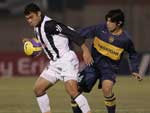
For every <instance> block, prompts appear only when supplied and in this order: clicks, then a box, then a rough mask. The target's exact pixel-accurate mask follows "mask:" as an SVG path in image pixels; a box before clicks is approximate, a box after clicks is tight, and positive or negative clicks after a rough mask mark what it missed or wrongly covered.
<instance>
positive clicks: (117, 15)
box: [105, 9, 125, 27]
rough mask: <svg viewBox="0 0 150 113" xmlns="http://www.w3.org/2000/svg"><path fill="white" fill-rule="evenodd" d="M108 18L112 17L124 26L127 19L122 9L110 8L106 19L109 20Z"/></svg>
mask: <svg viewBox="0 0 150 113" xmlns="http://www.w3.org/2000/svg"><path fill="white" fill-rule="evenodd" d="M108 18H110V19H111V21H112V22H116V23H117V24H119V26H120V27H123V25H124V21H125V19H124V13H123V11H122V10H121V9H114V10H110V11H109V12H108V13H107V14H106V16H105V20H106V21H107V20H108Z"/></svg>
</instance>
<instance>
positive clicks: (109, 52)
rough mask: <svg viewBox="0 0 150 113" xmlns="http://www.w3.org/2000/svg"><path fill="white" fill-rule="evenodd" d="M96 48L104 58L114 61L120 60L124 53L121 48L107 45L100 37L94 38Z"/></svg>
mask: <svg viewBox="0 0 150 113" xmlns="http://www.w3.org/2000/svg"><path fill="white" fill-rule="evenodd" d="M94 47H95V48H96V50H97V51H98V52H99V53H101V54H102V55H104V56H107V57H109V58H110V59H112V60H119V59H120V56H121V53H122V52H123V51H124V49H122V48H119V47H117V46H115V45H112V44H110V43H107V42H105V41H103V40H101V39H99V38H98V37H95V38H94Z"/></svg>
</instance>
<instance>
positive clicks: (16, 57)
mask: <svg viewBox="0 0 150 113" xmlns="http://www.w3.org/2000/svg"><path fill="white" fill-rule="evenodd" d="M30 2H35V3H37V4H38V5H39V6H40V7H41V8H42V10H43V12H45V13H46V14H47V15H48V16H50V17H52V18H53V19H56V20H57V21H60V22H63V23H64V24H66V25H69V26H71V27H74V28H76V29H79V28H82V27H86V26H89V25H93V24H97V23H100V22H104V16H105V14H106V13H107V11H109V10H110V9H114V8H115V9H116V8H120V9H122V10H123V11H124V12H125V15H126V23H125V29H127V30H128V31H129V32H130V33H131V35H132V40H133V42H134V43H135V48H136V50H137V51H138V52H139V53H140V58H141V60H140V69H141V73H143V74H144V75H145V77H144V79H145V80H144V81H143V82H140V83H139V82H137V81H136V80H134V79H132V78H131V76H130V71H129V68H130V65H129V64H128V60H127V57H128V55H127V54H125V55H124V59H123V60H122V63H121V68H120V71H119V74H118V80H117V81H118V82H117V85H116V87H115V90H116V92H117V93H116V95H117V97H118V98H119V100H118V108H117V111H118V113H150V108H149V106H150V98H149V95H150V91H149V87H150V85H149V84H150V76H149V75H150V0H0V113H33V112H34V113H35V112H36V113H40V111H39V108H38V106H37V104H36V101H35V98H34V94H33V91H32V87H33V85H34V82H35V80H36V77H37V76H38V75H39V73H40V72H41V71H42V69H43V67H44V65H45V63H46V62H47V59H46V58H45V57H44V55H42V56H40V57H39V58H36V59H35V58H34V59H33V58H30V57H27V56H25V55H24V53H23V44H22V39H23V38H32V37H33V36H34V35H33V30H32V29H31V28H30V27H29V26H28V25H27V23H26V21H25V19H24V15H23V8H24V6H25V5H26V4H28V3H30ZM91 41H92V40H88V41H87V44H88V45H89V47H90V43H91ZM73 47H74V48H75V50H76V52H77V53H78V56H79V58H80V60H81V61H82V58H81V56H80V55H81V53H80V49H79V48H78V47H77V46H73ZM122 75H124V76H122ZM61 84H62V83H59V84H58V85H56V87H54V88H53V89H52V90H50V92H49V95H50V96H52V97H54V98H52V101H53V102H52V108H53V111H54V112H55V113H61V112H63V113H64V112H65V113H69V112H71V108H70V107H69V98H68V97H67V96H66V93H65V92H64V89H62V88H61V86H62V85H61ZM60 92H64V93H60ZM86 96H87V97H88V99H89V101H90V104H91V106H92V110H93V111H94V113H106V111H105V108H104V105H103V103H102V102H103V96H102V94H101V92H100V91H99V90H97V86H95V89H94V90H93V92H92V93H90V94H87V95H86ZM64 97H66V98H64ZM64 102H66V104H64Z"/></svg>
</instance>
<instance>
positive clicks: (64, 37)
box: [34, 16, 84, 60]
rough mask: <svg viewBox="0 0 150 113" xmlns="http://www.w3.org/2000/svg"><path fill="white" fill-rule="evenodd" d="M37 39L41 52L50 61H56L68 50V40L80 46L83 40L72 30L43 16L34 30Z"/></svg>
mask: <svg viewBox="0 0 150 113" xmlns="http://www.w3.org/2000/svg"><path fill="white" fill-rule="evenodd" d="M34 30H35V33H36V36H37V38H38V39H39V40H40V41H41V43H42V47H43V50H44V52H45V54H46V55H47V57H48V58H49V59H51V60H57V58H60V57H61V56H63V54H65V53H66V52H68V51H69V50H70V48H69V40H70V41H73V42H75V43H76V44H77V45H79V46H81V45H82V44H83V43H84V38H83V37H81V36H80V35H79V34H78V33H77V32H76V31H74V30H73V29H72V28H70V27H67V26H65V25H64V24H62V23H59V22H56V21H55V20H53V19H51V18H49V17H47V16H43V17H42V20H41V22H40V23H39V25H38V26H36V27H35V28H34Z"/></svg>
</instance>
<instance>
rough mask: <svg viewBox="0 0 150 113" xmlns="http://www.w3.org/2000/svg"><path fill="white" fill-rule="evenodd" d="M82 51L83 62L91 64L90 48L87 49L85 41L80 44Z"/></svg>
mask: <svg viewBox="0 0 150 113" xmlns="http://www.w3.org/2000/svg"><path fill="white" fill-rule="evenodd" d="M81 48H82V51H83V59H84V62H85V63H86V64H87V65H92V64H93V58H92V56H91V53H90V50H89V49H88V47H87V46H86V45H85V43H83V44H82V45H81Z"/></svg>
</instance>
